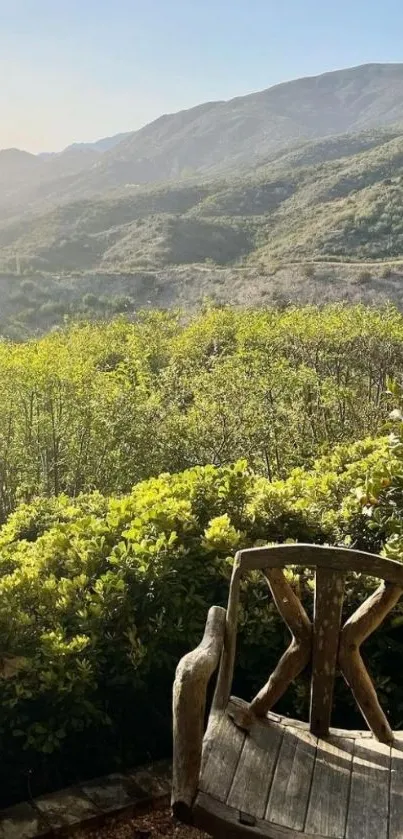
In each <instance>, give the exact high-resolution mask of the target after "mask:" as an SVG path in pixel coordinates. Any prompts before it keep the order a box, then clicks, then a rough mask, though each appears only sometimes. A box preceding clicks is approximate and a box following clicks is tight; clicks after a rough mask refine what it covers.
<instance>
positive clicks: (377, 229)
mask: <svg viewBox="0 0 403 839" xmlns="http://www.w3.org/2000/svg"><path fill="white" fill-rule="evenodd" d="M318 161H320V162H318ZM402 200H403V129H399V128H391V129H389V130H386V129H384V130H377V131H365V132H362V133H361V134H355V135H341V136H339V137H332V138H329V139H328V140H326V141H324V140H320V141H316V142H312V143H309V144H304V145H303V146H301V147H300V148H299V149H298V150H295V151H293V152H289V153H286V154H284V155H282V156H278V157H277V159H276V160H275V161H273V162H271V163H269V164H266V165H263V166H258V167H255V168H254V169H250V170H249V171H248V172H247V173H245V174H243V175H239V176H236V177H230V176H228V177H226V178H224V177H220V178H209V179H205V178H204V179H200V180H190V179H187V180H182V181H179V182H177V183H176V184H173V183H169V184H165V185H161V186H157V185H155V186H143V187H139V188H137V189H127V190H123V191H122V190H120V191H119V190H115V191H111V192H109V193H107V194H106V195H105V196H104V197H103V196H102V197H100V198H97V199H92V200H84V201H78V202H73V203H70V204H64V205H61V206H59V207H58V208H57V209H54V210H51V211H49V212H47V213H45V214H39V215H35V216H31V217H28V216H24V217H22V218H17V219H14V220H11V221H7V222H3V223H0V270H3V271H13V270H14V269H15V266H16V258H17V257H18V260H19V264H20V267H21V270H23V271H24V270H28V271H33V270H39V271H47V272H72V271H100V272H107V273H116V272H118V273H122V272H135V271H138V270H157V269H161V268H165V267H167V266H170V267H172V266H177V265H190V264H194V263H206V261H207V262H208V263H211V262H213V263H215V264H217V265H221V266H229V265H238V266H239V265H242V266H253V265H257V264H259V265H260V266H261V267H262V266H263V268H265V269H267V268H268V267H270V266H271V264H272V262H273V260H275V261H276V262H277V261H284V260H286V261H299V260H303V261H305V260H312V259H313V260H322V261H323V260H328V259H330V260H337V261H344V262H345V261H359V260H366V259H369V260H388V259H399V258H403V222H402V219H401V212H400V207H401V205H402Z"/></svg>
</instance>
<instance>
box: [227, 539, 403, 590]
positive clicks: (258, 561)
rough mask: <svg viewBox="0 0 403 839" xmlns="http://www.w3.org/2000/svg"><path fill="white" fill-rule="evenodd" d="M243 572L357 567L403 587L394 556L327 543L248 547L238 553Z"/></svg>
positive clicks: (401, 569)
mask: <svg viewBox="0 0 403 839" xmlns="http://www.w3.org/2000/svg"><path fill="white" fill-rule="evenodd" d="M237 556H238V558H239V562H240V566H241V569H242V571H243V572H246V571H251V570H259V569H262V568H284V567H285V566H287V565H297V566H298V565H299V566H300V567H302V568H316V567H318V568H329V569H332V570H333V571H340V572H341V573H342V574H345V573H347V572H348V571H355V572H356V573H357V574H367V575H369V576H370V577H376V578H378V579H381V580H386V581H388V582H390V583H394V584H395V585H400V586H401V587H402V588H403V565H402V564H401V563H400V562H396V561H395V560H393V559H385V558H384V557H381V556H377V555H376V554H370V553H366V552H364V551H356V550H353V549H351V548H337V547H334V548H333V547H323V546H322V545H305V544H292V545H273V546H269V547H262V548H247V549H245V550H243V551H239V553H238V554H237Z"/></svg>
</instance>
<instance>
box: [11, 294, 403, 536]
mask: <svg viewBox="0 0 403 839" xmlns="http://www.w3.org/2000/svg"><path fill="white" fill-rule="evenodd" d="M46 305H47V304H46ZM51 305H52V306H53V303H51ZM60 305H63V304H62V303H60ZM111 359H112V361H111ZM402 363H403V318H402V316H401V314H399V313H398V312H397V311H396V310H395V309H393V308H391V307H388V308H385V309H383V310H381V311H379V312H378V311H375V310H372V309H368V308H365V307H363V306H357V307H353V308H349V307H343V306H330V307H327V308H325V309H323V310H319V309H317V308H315V307H307V308H304V309H293V308H290V307H287V308H285V309H284V311H282V312H280V311H275V310H273V309H268V310H266V311H264V312H263V311H253V310H252V311H243V312H240V311H236V310H232V309H228V308H225V307H223V308H220V309H214V308H211V307H206V310H205V312H204V313H203V314H200V315H198V316H195V317H193V318H190V319H187V320H186V321H185V320H184V318H183V316H182V315H180V314H173V313H170V314H167V313H165V314H164V313H162V312H150V313H148V314H144V313H143V314H141V315H140V316H138V319H137V321H136V323H127V322H125V321H124V320H123V319H122V320H120V319H119V320H116V321H115V322H113V323H110V324H100V325H98V324H97V325H94V324H92V325H91V324H86V323H84V324H80V325H77V324H76V325H74V326H71V327H66V328H65V329H63V330H58V331H55V332H53V333H52V334H50V335H47V336H46V337H44V338H41V339H39V340H32V341H28V342H26V343H25V344H14V343H12V342H6V341H3V342H0V394H1V399H0V521H4V520H5V519H6V518H7V515H8V514H9V513H10V512H11V511H12V510H13V509H14V508H15V506H16V504H17V503H18V502H19V501H27V502H29V501H30V500H31V499H32V498H33V497H34V496H35V495H47V496H52V495H60V494H61V493H66V494H68V495H70V496H76V495H77V494H78V493H80V492H86V491H90V490H92V489H94V488H96V489H99V490H100V491H101V492H103V493H104V494H106V495H110V494H114V493H120V492H129V491H130V488H131V487H132V486H133V484H135V483H137V482H138V481H140V480H144V479H146V478H148V477H151V476H152V475H158V474H160V473H161V472H165V471H169V472H177V471H181V470H183V469H186V468H188V467H192V466H194V465H196V464H206V463H213V464H215V465H216V466H223V465H225V464H229V463H232V462H234V461H235V460H237V459H238V458H243V457H245V458H246V459H247V460H248V463H249V464H250V466H251V468H253V470H254V471H256V472H257V473H259V474H262V475H264V476H266V477H268V478H269V479H270V480H275V479H278V478H284V477H286V476H287V475H288V474H289V473H290V471H291V470H292V469H293V468H295V467H298V466H306V465H308V464H312V462H313V460H314V459H315V457H318V456H319V455H320V454H321V453H323V452H327V451H329V450H331V448H332V447H333V446H334V445H335V444H337V443H342V442H346V443H348V442H352V441H354V440H357V439H361V438H363V437H366V436H367V435H376V434H378V433H379V429H380V427H381V426H382V423H383V422H384V421H385V419H386V416H387V410H386V404H385V400H384V397H383V393H384V390H385V378H386V374H387V373H389V374H391V375H395V374H396V373H397V372H398V370H399V369H400V368H401V366H402ZM358 406H359V407H358Z"/></svg>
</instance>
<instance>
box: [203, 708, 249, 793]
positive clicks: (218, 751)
mask: <svg viewBox="0 0 403 839" xmlns="http://www.w3.org/2000/svg"><path fill="white" fill-rule="evenodd" d="M245 736H246V735H245V734H244V732H243V731H240V730H239V728H237V727H236V725H234V723H233V722H232V720H231V719H230V718H229V717H228V716H227V714H226V713H223V712H215V713H213V715H212V719H211V722H210V721H209V726H208V728H207V732H206V736H205V740H204V743H203V761H202V774H201V776H200V781H199V788H200V790H202V791H203V792H206V793H209V794H211V795H214V796H215V797H216V798H218V799H219V800H220V801H226V799H227V796H228V793H229V791H230V788H231V784H232V781H233V778H234V775H235V770H236V768H237V766H238V762H239V759H240V756H241V753H242V749H243V745H244V742H245ZM205 751H206V754H204V752H205Z"/></svg>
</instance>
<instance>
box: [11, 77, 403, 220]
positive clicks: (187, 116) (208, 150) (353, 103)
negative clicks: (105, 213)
mask: <svg viewBox="0 0 403 839" xmlns="http://www.w3.org/2000/svg"><path fill="white" fill-rule="evenodd" d="M399 122H401V123H403V64H398V63H390V64H381V63H372V64H365V65H358V66H357V67H353V68H346V69H342V70H332V71H329V72H326V73H323V74H321V75H318V76H306V77H304V78H301V79H295V80H292V81H287V82H282V83H280V84H278V85H274V86H272V87H269V88H266V89H265V90H263V91H258V92H255V93H251V94H247V95H246V96H237V97H234V98H232V99H230V100H218V101H212V102H205V103H201V104H199V105H196V106H195V107H193V108H190V109H185V110H182V111H179V112H177V113H173V114H163V115H161V116H160V117H158V118H157V119H156V120H154V121H153V122H151V123H149V124H148V125H145V126H143V127H142V128H140V129H138V130H137V131H134V132H128V133H127V132H125V133H124V134H123V135H115V136H113V137H109V138H101V139H100V140H98V141H96V142H95V143H92V144H91V143H90V144H86V143H84V144H82V145H80V144H78V145H74V144H73V146H70V147H67V148H66V149H65V150H64V151H63V152H62V153H59V154H57V155H50V156H46V157H45V158H44V157H43V156H42V157H40V156H39V157H38V156H33V158H34V160H35V164H34V163H32V161H30V163H32V166H30V169H31V175H32V176H31V175H30V173H29V170H28V165H25V164H24V165H25V172H24V178H21V177H20V176H18V173H17V172H16V173H15V178H14V181H13V174H12V173H11V174H10V173H9V172H8V171H6V172H5V170H6V168H7V167H6V165H5V161H4V157H2V153H1V152H0V184H2V185H3V184H5V185H6V186H7V189H6V192H5V194H3V195H0V216H1V215H3V217H4V216H5V215H7V216H10V215H12V214H13V213H17V214H18V213H21V212H26V211H28V212H32V211H34V212H35V211H36V210H40V209H46V207H52V206H56V205H58V204H60V203H63V202H69V201H74V200H78V199H80V198H84V197H87V198H90V197H92V196H96V195H99V194H102V193H107V192H109V191H110V190H113V189H116V188H121V187H123V188H127V186H130V187H133V186H135V185H140V184H147V183H150V184H152V183H158V182H165V181H171V180H178V179H181V178H183V177H195V176H197V177H199V175H203V176H205V177H209V176H211V175H214V176H215V175H225V174H226V173H229V172H234V171H235V170H237V169H238V170H239V169H242V168H250V169H252V168H253V167H255V166H256V165H259V164H260V163H261V162H262V161H264V160H265V159H266V160H267V161H269V160H270V159H271V158H273V156H275V155H276V154H278V153H279V152H281V151H283V150H285V149H287V148H292V147H295V146H298V145H300V144H302V143H304V142H309V141H311V140H316V139H319V138H325V137H328V136H332V135H339V134H345V133H354V132H357V131H360V132H361V131H363V130H368V129H375V128H379V127H381V126H387V125H391V124H393V123H399ZM3 154H4V153H3ZM21 154H24V153H23V152H21ZM21 161H22V158H21ZM38 161H39V162H38ZM17 168H18V167H17V166H15V167H14V170H16V169H17ZM44 184H46V189H45V190H44V189H43V185H44Z"/></svg>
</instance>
